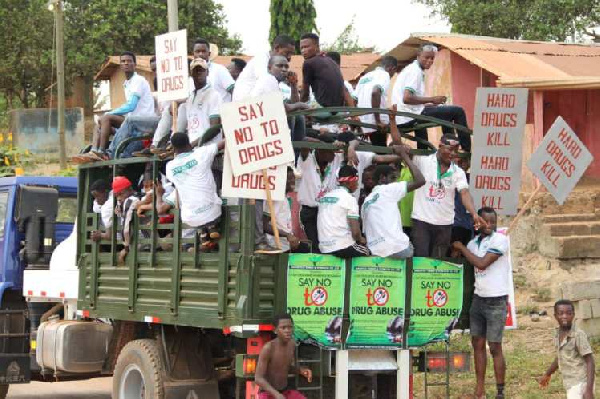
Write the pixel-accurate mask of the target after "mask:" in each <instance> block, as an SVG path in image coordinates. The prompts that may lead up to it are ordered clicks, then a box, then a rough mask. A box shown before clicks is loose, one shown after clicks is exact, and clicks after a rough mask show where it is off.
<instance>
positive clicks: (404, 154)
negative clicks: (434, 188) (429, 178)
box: [394, 145, 425, 192]
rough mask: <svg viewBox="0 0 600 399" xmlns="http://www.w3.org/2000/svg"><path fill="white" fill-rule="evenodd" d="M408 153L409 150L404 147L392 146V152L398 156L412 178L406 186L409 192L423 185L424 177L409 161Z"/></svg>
mask: <svg viewBox="0 0 600 399" xmlns="http://www.w3.org/2000/svg"><path fill="white" fill-rule="evenodd" d="M408 151H409V149H408V148H407V147H405V146H401V145H395V146H394V152H395V153H396V154H398V155H399V156H400V158H401V159H402V161H403V162H404V164H405V165H406V166H408V170H410V173H411V174H412V176H413V181H410V182H408V183H407V186H406V190H407V191H408V192H411V191H414V190H416V189H418V188H419V187H421V186H423V185H424V184H425V177H424V176H423V173H421V170H420V169H419V168H418V167H417V165H415V164H414V162H413V161H412V160H411V159H410V156H409V155H408Z"/></svg>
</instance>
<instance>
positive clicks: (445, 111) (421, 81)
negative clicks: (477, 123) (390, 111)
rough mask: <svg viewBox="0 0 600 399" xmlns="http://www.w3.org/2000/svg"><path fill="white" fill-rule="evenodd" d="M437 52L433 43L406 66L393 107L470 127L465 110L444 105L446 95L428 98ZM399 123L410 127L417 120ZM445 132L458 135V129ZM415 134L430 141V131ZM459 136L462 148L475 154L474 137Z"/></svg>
mask: <svg viewBox="0 0 600 399" xmlns="http://www.w3.org/2000/svg"><path fill="white" fill-rule="evenodd" d="M437 51H438V49H437V47H436V46H434V45H432V44H424V45H423V46H421V47H420V48H419V51H418V53H417V59H416V60H415V61H413V63H412V64H409V65H408V66H407V67H405V68H404V69H403V70H402V72H400V75H398V78H397V79H396V83H395V84H394V88H393V91H392V104H396V105H397V106H398V110H399V111H404V112H411V113H413V114H421V115H426V116H433V117H435V118H438V119H443V120H445V121H448V122H454V123H456V124H457V125H462V126H465V127H466V126H467V117H466V115H465V111H464V110H463V109H462V108H461V107H458V106H455V105H444V104H445V103H446V100H447V98H446V96H434V97H426V96H425V71H426V70H428V69H429V68H431V65H433V61H434V59H435V55H436V54H437ZM396 123H397V124H398V125H405V126H406V125H412V124H414V123H415V121H414V120H413V119H412V118H410V117H406V116H397V117H396ZM442 130H443V132H444V134H451V133H454V129H451V128H448V127H443V128H442ZM415 135H416V136H417V137H419V138H421V139H423V140H427V137H428V136H427V129H420V130H418V131H415ZM458 137H459V140H460V145H461V147H462V149H463V150H464V151H466V152H471V136H470V135H469V134H467V133H464V132H461V131H459V132H458ZM418 148H421V149H426V148H427V146H425V145H423V144H420V143H419V144H418Z"/></svg>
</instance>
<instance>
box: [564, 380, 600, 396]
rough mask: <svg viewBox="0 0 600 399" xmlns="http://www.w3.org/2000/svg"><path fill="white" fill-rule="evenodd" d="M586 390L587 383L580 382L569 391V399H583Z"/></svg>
mask: <svg viewBox="0 0 600 399" xmlns="http://www.w3.org/2000/svg"><path fill="white" fill-rule="evenodd" d="M585 388H587V382H580V383H579V384H577V385H574V386H572V387H571V388H569V389H567V399H583V394H584V393H585ZM595 390H596V389H595V387H594V391H595Z"/></svg>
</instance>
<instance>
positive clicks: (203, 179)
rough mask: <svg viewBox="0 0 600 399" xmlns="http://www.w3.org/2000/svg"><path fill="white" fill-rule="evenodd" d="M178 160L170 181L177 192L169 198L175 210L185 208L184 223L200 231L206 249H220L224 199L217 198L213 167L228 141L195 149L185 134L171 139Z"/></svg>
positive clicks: (171, 164)
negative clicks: (220, 227)
mask: <svg viewBox="0 0 600 399" xmlns="http://www.w3.org/2000/svg"><path fill="white" fill-rule="evenodd" d="M171 144H172V145H173V151H174V152H175V158H173V160H171V161H169V163H167V167H166V174H167V179H169V181H170V182H172V183H173V185H174V186H175V190H174V191H173V192H172V193H171V194H170V195H169V196H168V197H167V198H165V202H166V203H168V204H169V205H171V206H172V207H174V206H175V205H176V204H177V203H178V202H179V205H180V206H181V220H182V221H183V223H185V224H187V225H188V226H191V227H194V228H197V229H198V231H199V233H200V242H201V245H202V250H204V251H210V250H213V249H216V247H217V244H218V240H219V238H220V237H221V234H220V233H219V230H218V225H219V221H220V218H221V198H219V196H218V195H217V185H216V184H215V179H214V177H213V173H212V171H211V165H212V163H213V160H214V158H215V156H216V155H217V153H218V151H219V150H222V149H223V148H224V147H225V142H224V141H220V142H219V143H209V144H206V145H203V146H201V147H197V148H195V149H194V148H193V147H192V146H191V144H190V140H189V137H188V135H187V134H185V133H175V134H173V135H172V136H171Z"/></svg>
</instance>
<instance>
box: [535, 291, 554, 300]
mask: <svg viewBox="0 0 600 399" xmlns="http://www.w3.org/2000/svg"><path fill="white" fill-rule="evenodd" d="M534 299H535V300H536V301H538V302H550V301H551V300H552V291H550V289H549V288H538V289H537V290H536V291H535V296H534Z"/></svg>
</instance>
